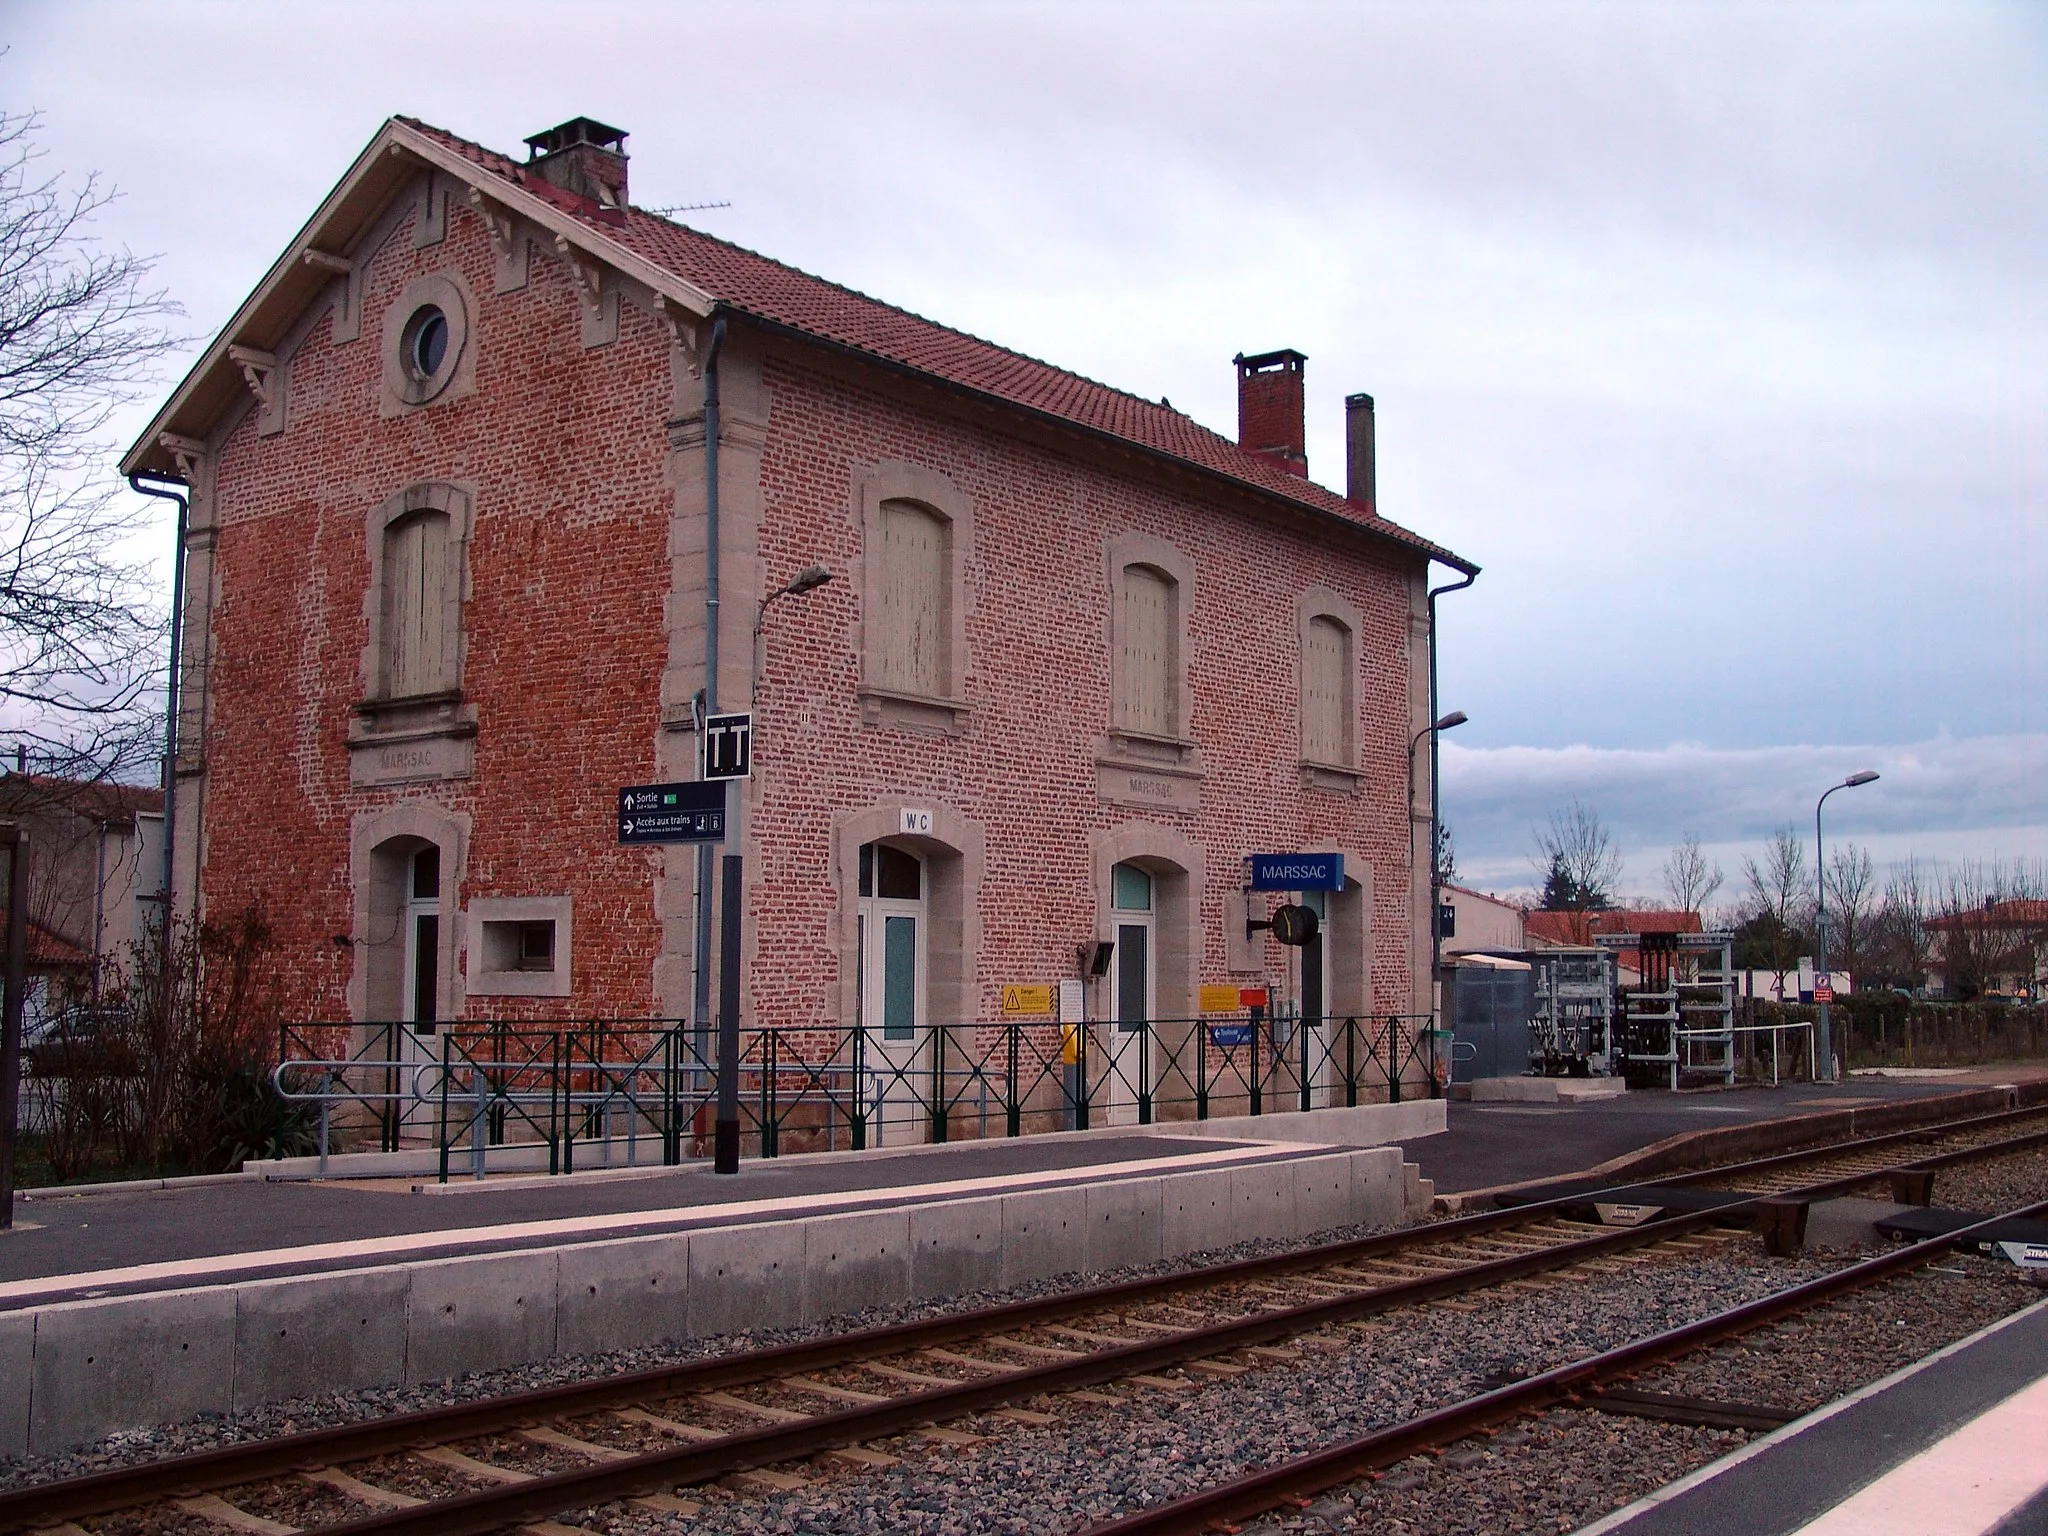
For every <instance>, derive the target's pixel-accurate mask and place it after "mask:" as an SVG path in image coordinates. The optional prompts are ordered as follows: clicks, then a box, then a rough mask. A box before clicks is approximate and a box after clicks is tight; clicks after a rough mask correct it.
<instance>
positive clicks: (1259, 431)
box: [1231, 348, 1308, 479]
mask: <svg viewBox="0 0 2048 1536" xmlns="http://www.w3.org/2000/svg"><path fill="white" fill-rule="evenodd" d="M1231 361H1232V362H1234V363H1236V364H1237V443H1238V446H1239V447H1240V448H1249V449H1251V450H1252V451H1253V452H1254V453H1263V454H1265V455H1266V456H1267V457H1269V458H1272V459H1277V460H1278V461H1279V462H1280V465H1281V467H1282V468H1283V469H1285V470H1287V471H1288V472H1289V473H1291V474H1296V475H1300V476H1302V477H1303V478H1304V479H1306V478H1307V476H1308V429H1307V424H1306V421H1305V419H1304V417H1305V406H1304V404H1303V400H1302V378H1301V371H1302V369H1303V367H1304V366H1306V365H1307V363H1308V359H1307V358H1305V357H1303V356H1302V355H1301V354H1300V353H1299V352H1296V351H1294V350H1292V349H1291V348H1283V349H1282V350H1280V351H1278V352H1261V353H1260V354H1259V355H1258V356H1257V357H1246V356H1245V355H1244V354H1243V353H1242V352H1240V353H1238V354H1237V356H1236V357H1234V358H1232V359H1231Z"/></svg>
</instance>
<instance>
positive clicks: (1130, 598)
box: [1120, 565, 1180, 736]
mask: <svg viewBox="0 0 2048 1536" xmlns="http://www.w3.org/2000/svg"><path fill="white" fill-rule="evenodd" d="M1176 597H1177V593H1176V590H1175V587H1174V584H1173V582H1172V581H1171V580H1170V579H1168V578H1167V577H1166V576H1164V575H1162V574H1160V573H1159V572H1158V571H1155V570H1153V569H1152V567H1150V566H1149V565H1129V566H1125V567H1124V590H1123V631H1124V633H1123V655H1122V657H1121V658H1120V663H1121V667H1122V674H1123V675H1122V678H1121V679H1120V681H1121V683H1122V690H1121V691H1122V696H1123V725H1124V728H1125V729H1126V730H1131V731H1138V732H1141V733H1143V734H1145V735H1148V736H1171V735H1174V734H1175V726H1176V724H1177V722H1176V721H1175V720H1174V715H1173V704H1174V692H1175V688H1174V684H1175V682H1176V681H1177V677H1176V673H1177V669H1178V665H1179V651H1180V646H1179V639H1180V615H1179V613H1178V612H1177V611H1176V610H1177V607H1178V604H1177V602H1176Z"/></svg>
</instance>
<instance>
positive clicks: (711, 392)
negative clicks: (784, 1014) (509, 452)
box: [692, 310, 725, 1059]
mask: <svg viewBox="0 0 2048 1536" xmlns="http://www.w3.org/2000/svg"><path fill="white" fill-rule="evenodd" d="M724 345H725V316H723V315H721V314H719V313H718V312H717V311H716V310H714V311H713V312H712V317H711V337H710V340H709V341H707V342H706V343H705V346H704V365H703V368H704V693H703V702H702V706H701V707H700V708H699V709H698V711H697V749H698V762H699V766H700V771H701V765H702V761H703V748H704V717H705V716H707V715H709V714H710V713H711V712H712V711H713V710H715V709H716V708H718V353H719V349H720V348H721V347H723V346H724ZM712 858H713V855H712V852H711V845H710V844H709V843H699V844H698V845H697V974H696V976H695V978H694V980H695V997H694V999H693V1004H692V1011H693V1012H694V1014H695V1016H696V1017H695V1020H694V1022H695V1025H696V1035H697V1052H698V1056H699V1059H702V1057H703V1056H704V1055H705V1054H706V1052H705V1047H706V1046H707V1045H708V1044H709V1043H710V1042H709V1041H708V1040H707V1039H706V1035H707V1033H708V1031H709V1030H710V1027H711V871H712Z"/></svg>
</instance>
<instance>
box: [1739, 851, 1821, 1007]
mask: <svg viewBox="0 0 2048 1536" xmlns="http://www.w3.org/2000/svg"><path fill="white" fill-rule="evenodd" d="M1742 877H1743V879H1744V881H1745V882H1746V883H1747V884H1748V886H1749V891H1748V901H1747V906H1748V908H1749V919H1748V925H1747V926H1749V927H1750V929H1751V932H1752V934H1753V936H1754V942H1755V943H1756V945H1757V946H1758V947H1759V948H1760V950H1761V952H1762V955H1763V958H1764V960H1765V963H1766V967H1767V968H1768V969H1769V970H1771V971H1772V972H1774V973H1775V974H1776V976H1777V981H1778V995H1779V996H1780V997H1783V996H1784V995H1785V973H1786V972H1787V971H1789V970H1791V969H1792V968H1793V967H1794V965H1795V964H1796V963H1797V962H1798V959H1799V946H1800V945H1802V944H1804V943H1805V942H1806V932H1805V928H1806V915H1807V908H1808V905H1809V903H1808V899H1807V894H1806V893H1807V889H1808V887H1807V880H1806V844H1805V842H1804V841H1803V840H1802V839H1801V838H1799V837H1798V836H1796V835H1795V834H1794V833H1793V831H1792V829H1791V828H1790V827H1780V828H1779V829H1778V830H1777V831H1776V832H1773V833H1772V834H1771V840H1770V842H1769V843H1768V844H1766V845H1765V847H1764V857H1763V862H1762V863H1758V862H1757V860H1755V859H1753V858H1751V857H1750V856H1749V855H1748V854H1744V855H1743V857H1742Z"/></svg>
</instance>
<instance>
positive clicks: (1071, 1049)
mask: <svg viewBox="0 0 2048 1536" xmlns="http://www.w3.org/2000/svg"><path fill="white" fill-rule="evenodd" d="M1081 1044H1082V1041H1081V1026H1080V1025H1078V1024H1062V1025H1061V1026H1060V1060H1061V1061H1062V1062H1063V1063H1064V1064H1066V1065H1067V1066H1070V1067H1071V1066H1074V1065H1076V1064H1077V1063H1078V1062H1079V1061H1080V1060H1081Z"/></svg>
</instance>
